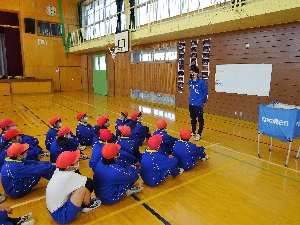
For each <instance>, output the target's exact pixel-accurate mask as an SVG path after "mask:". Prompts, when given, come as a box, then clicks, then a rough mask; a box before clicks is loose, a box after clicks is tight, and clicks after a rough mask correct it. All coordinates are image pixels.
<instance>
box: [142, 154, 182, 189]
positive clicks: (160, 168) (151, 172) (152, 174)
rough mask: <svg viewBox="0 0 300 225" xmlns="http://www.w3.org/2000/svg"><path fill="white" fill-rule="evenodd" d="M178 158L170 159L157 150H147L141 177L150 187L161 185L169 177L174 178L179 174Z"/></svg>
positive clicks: (143, 157) (143, 159) (143, 158)
mask: <svg viewBox="0 0 300 225" xmlns="http://www.w3.org/2000/svg"><path fill="white" fill-rule="evenodd" d="M177 162H178V159H177V158H175V157H174V158H169V156H168V155H167V154H162V153H159V152H158V151H156V150H151V149H149V148H148V149H146V150H145V152H144V154H143V156H142V161H141V171H140V174H141V177H142V179H143V181H144V182H145V184H147V185H149V186H152V187H154V186H157V185H159V184H160V183H161V182H162V181H163V180H164V179H165V178H166V177H167V176H168V175H172V176H173V177H175V176H177V175H178V174H179V169H178V167H177Z"/></svg>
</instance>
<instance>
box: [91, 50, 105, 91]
mask: <svg viewBox="0 0 300 225" xmlns="http://www.w3.org/2000/svg"><path fill="white" fill-rule="evenodd" d="M93 86H94V93H95V94H100V95H105V96H106V95H107V71H106V55H105V54H101V55H94V56H93Z"/></svg>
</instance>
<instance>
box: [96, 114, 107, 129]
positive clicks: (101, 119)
mask: <svg viewBox="0 0 300 225" xmlns="http://www.w3.org/2000/svg"><path fill="white" fill-rule="evenodd" d="M108 118H109V117H108V116H100V117H99V118H98V119H97V125H98V126H99V127H102V126H103V125H104V124H105V123H106V121H107V120H108Z"/></svg>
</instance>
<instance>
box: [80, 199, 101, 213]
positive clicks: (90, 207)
mask: <svg viewBox="0 0 300 225" xmlns="http://www.w3.org/2000/svg"><path fill="white" fill-rule="evenodd" d="M101 203H102V202H101V200H100V199H99V198H92V199H91V202H90V204H89V205H88V206H86V207H85V208H83V209H82V210H81V211H82V212H84V213H85V212H89V211H91V210H93V209H96V208H98V207H99V206H100V205H101Z"/></svg>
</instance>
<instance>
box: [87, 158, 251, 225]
mask: <svg viewBox="0 0 300 225" xmlns="http://www.w3.org/2000/svg"><path fill="white" fill-rule="evenodd" d="M244 158H245V159H246V158H248V157H244ZM244 158H243V159H241V160H234V161H233V162H230V163H228V164H225V165H223V166H221V167H219V168H216V169H214V170H212V171H209V172H207V173H205V174H202V175H201V176H198V177H195V178H193V179H191V180H188V181H185V182H183V183H181V184H178V185H176V186H174V187H171V188H168V189H166V190H164V191H161V192H159V193H157V194H155V195H152V196H150V197H148V198H145V199H143V200H140V201H139V202H136V203H133V204H131V205H129V206H126V207H124V208H122V209H119V210H116V211H114V212H112V213H109V214H107V215H105V216H102V217H100V218H98V219H96V220H93V221H91V222H88V223H86V225H92V224H95V223H98V222H100V221H103V220H105V219H107V218H109V217H112V216H114V215H117V214H119V213H121V212H124V211H126V210H128V209H131V208H134V207H136V206H139V205H142V204H143V203H146V202H148V201H150V200H152V199H154V198H157V197H159V196H162V195H164V194H166V193H168V192H171V191H174V190H176V189H178V188H181V187H183V186H185V185H187V184H190V183H192V182H194V181H197V180H199V179H201V178H203V177H206V176H209V175H211V174H213V173H216V172H219V171H220V170H223V169H226V168H228V167H231V166H233V165H235V164H237V163H240V162H241V161H242V160H244Z"/></svg>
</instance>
